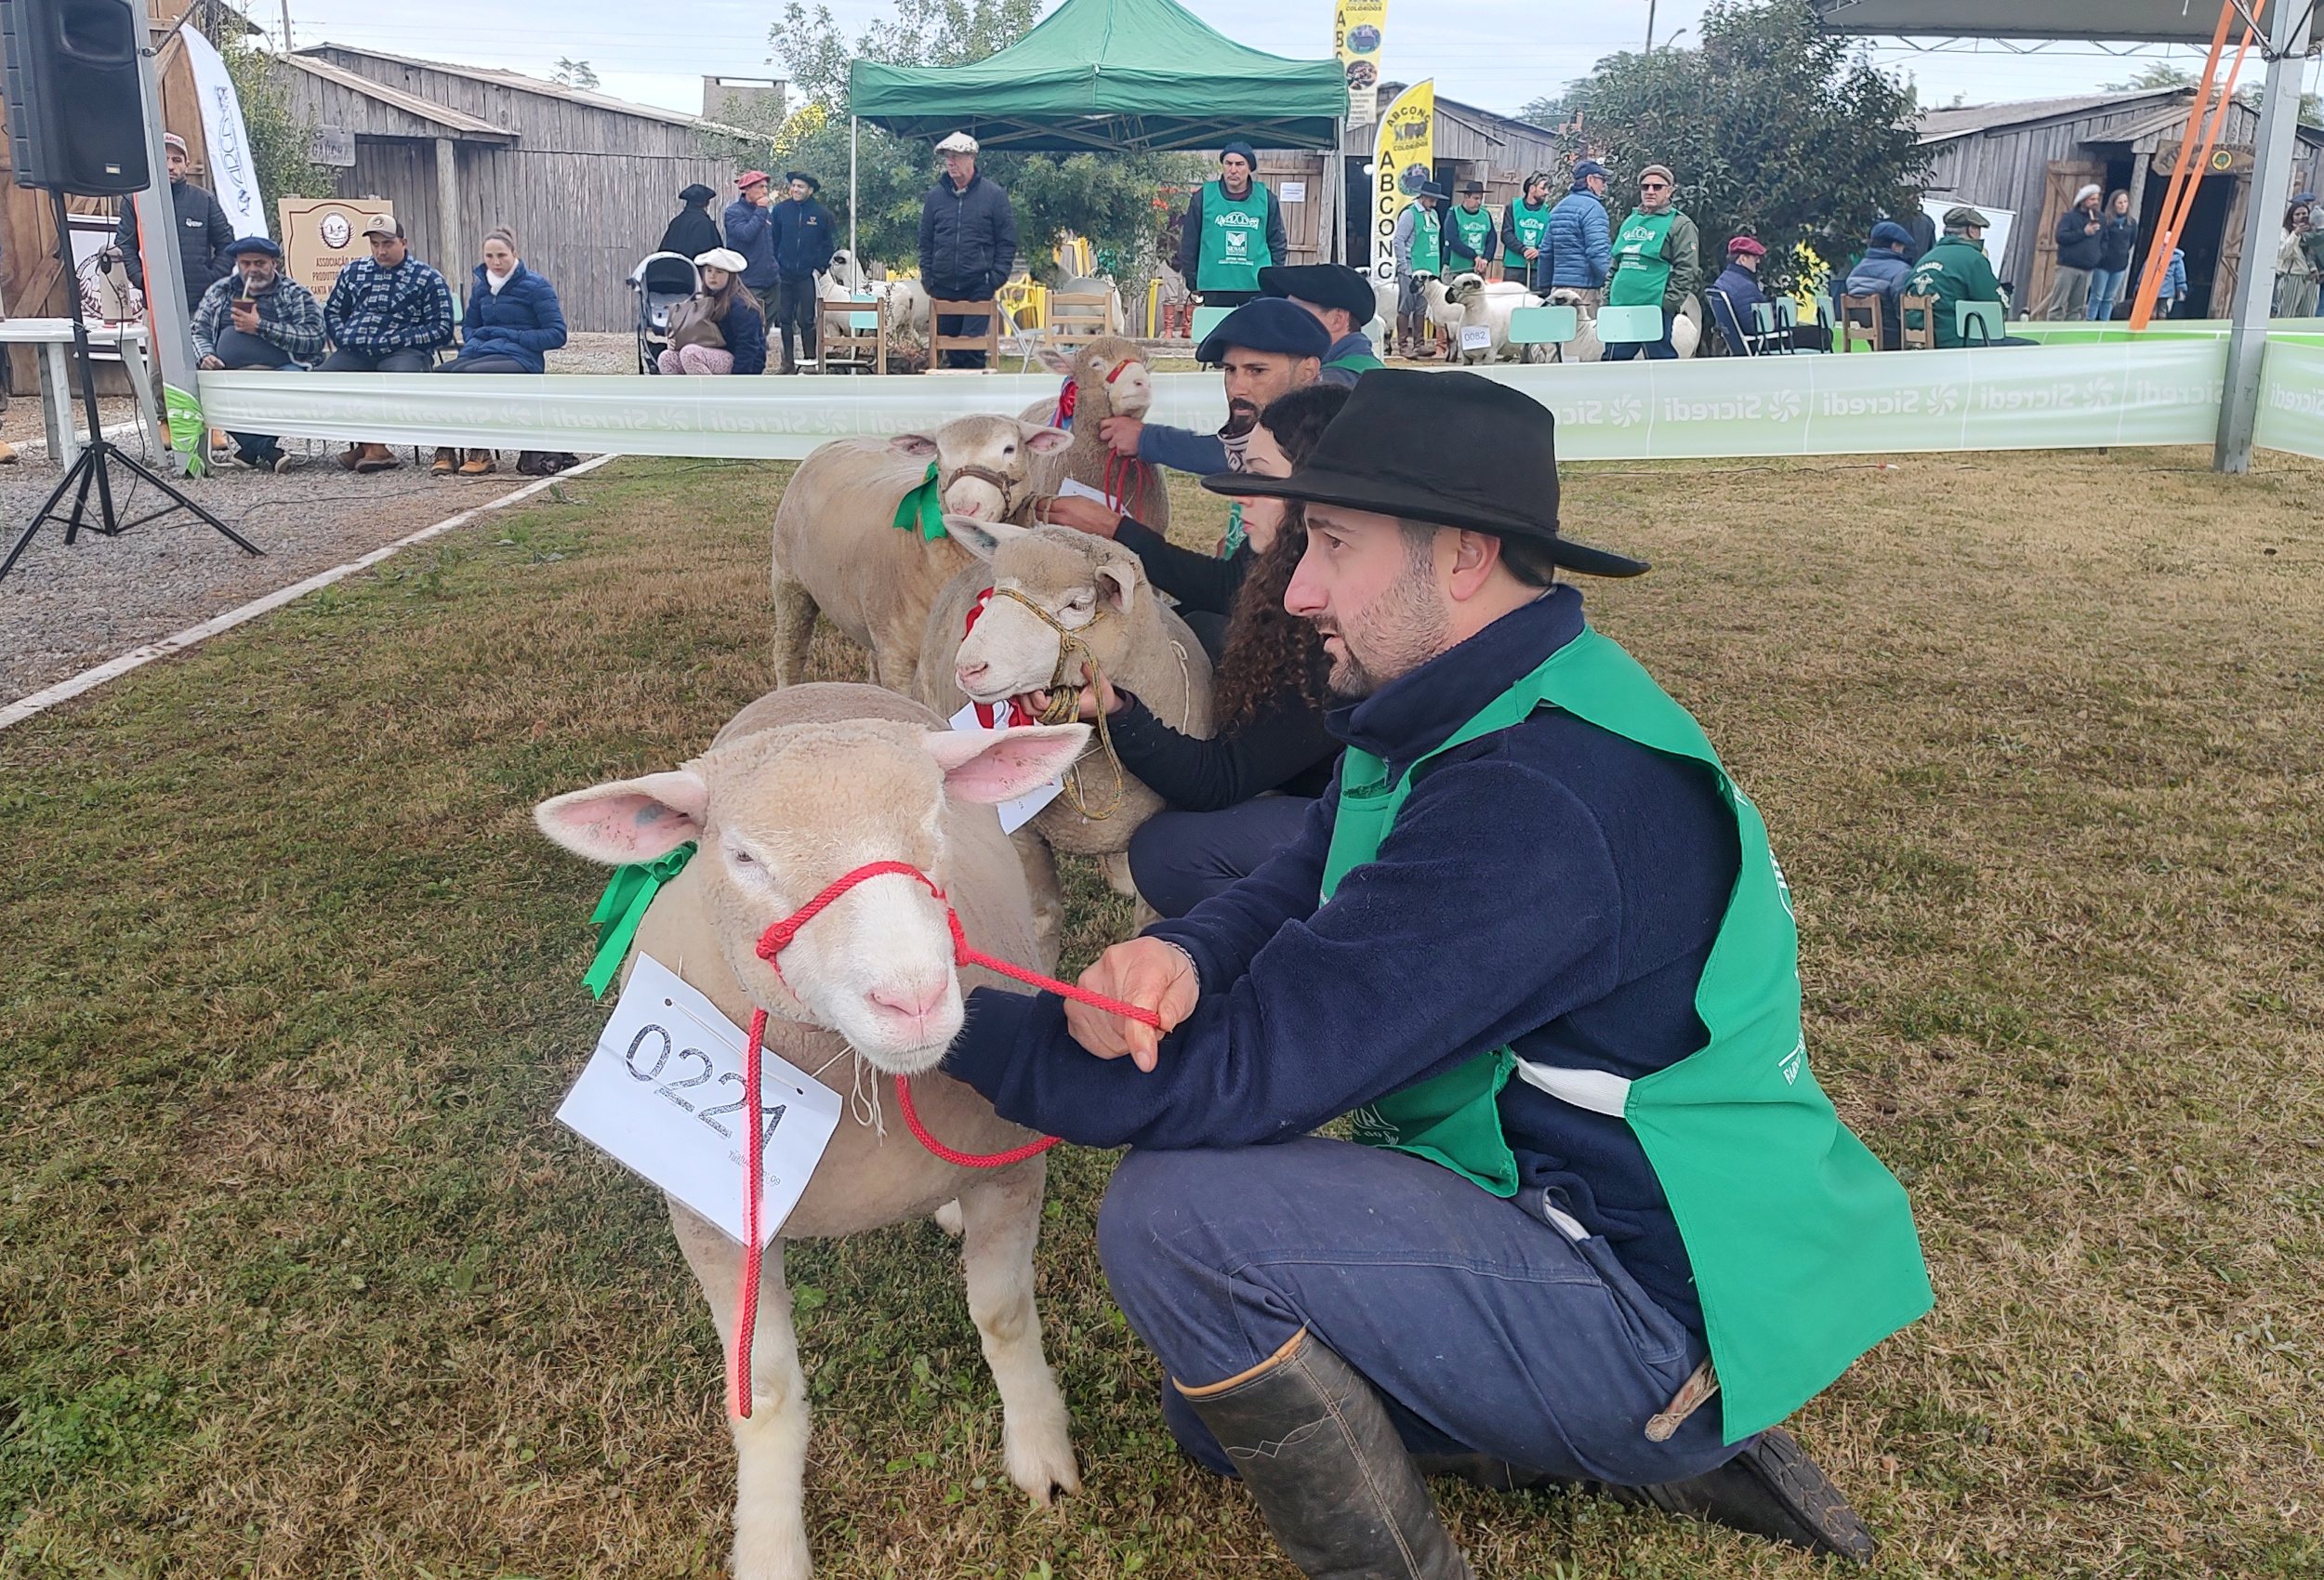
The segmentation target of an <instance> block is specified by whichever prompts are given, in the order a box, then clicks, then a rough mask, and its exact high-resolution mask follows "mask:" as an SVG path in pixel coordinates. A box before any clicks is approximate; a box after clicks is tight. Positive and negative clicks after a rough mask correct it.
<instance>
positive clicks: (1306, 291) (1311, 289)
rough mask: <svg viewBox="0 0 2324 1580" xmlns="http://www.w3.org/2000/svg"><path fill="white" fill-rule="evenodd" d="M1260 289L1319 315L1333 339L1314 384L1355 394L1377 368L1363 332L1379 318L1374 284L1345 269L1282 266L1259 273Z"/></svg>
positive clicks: (1328, 265)
mask: <svg viewBox="0 0 2324 1580" xmlns="http://www.w3.org/2000/svg"><path fill="white" fill-rule="evenodd" d="M1259 286H1260V289H1261V290H1263V291H1264V292H1266V293H1267V295H1269V296H1286V297H1288V298H1289V299H1290V300H1291V301H1292V302H1293V303H1295V304H1297V305H1298V306H1300V307H1303V308H1305V309H1307V310H1308V311H1309V312H1311V313H1314V315H1315V320H1316V322H1317V323H1321V324H1322V325H1323V326H1324V328H1325V329H1326V330H1327V331H1328V332H1329V334H1330V336H1331V347H1330V349H1328V350H1327V351H1325V352H1324V361H1323V367H1322V369H1321V370H1320V371H1319V372H1318V373H1317V374H1316V375H1315V377H1316V381H1317V382H1318V383H1322V384H1337V385H1340V386H1341V387H1343V388H1353V387H1354V385H1355V381H1356V380H1357V379H1359V378H1361V377H1363V376H1364V375H1366V374H1367V373H1369V372H1371V371H1372V370H1373V369H1374V368H1377V367H1385V366H1386V365H1387V364H1386V363H1384V362H1381V361H1380V359H1379V358H1378V357H1376V356H1374V355H1373V354H1372V339H1371V336H1368V335H1367V334H1365V333H1364V326H1365V325H1366V324H1367V323H1371V322H1372V320H1373V319H1374V318H1375V317H1377V316H1378V315H1379V311H1380V309H1379V305H1378V300H1379V299H1378V298H1377V297H1376V296H1373V294H1372V283H1371V282H1370V281H1369V280H1367V279H1366V278H1365V277H1364V276H1363V275H1361V274H1358V273H1357V272H1356V271H1355V270H1353V269H1350V268H1349V267H1348V266H1347V265H1345V264H1343V263H1302V264H1287V263H1278V264H1276V265H1275V266H1274V268H1273V269H1262V270H1260V271H1259Z"/></svg>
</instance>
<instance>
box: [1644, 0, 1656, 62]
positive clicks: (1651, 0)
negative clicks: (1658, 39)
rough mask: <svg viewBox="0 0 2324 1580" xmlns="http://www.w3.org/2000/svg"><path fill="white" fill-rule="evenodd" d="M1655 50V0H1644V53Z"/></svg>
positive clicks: (1650, 52)
mask: <svg viewBox="0 0 2324 1580" xmlns="http://www.w3.org/2000/svg"><path fill="white" fill-rule="evenodd" d="M1654 52H1655V0H1646V53H1647V54H1649V55H1651V54H1653V53H1654Z"/></svg>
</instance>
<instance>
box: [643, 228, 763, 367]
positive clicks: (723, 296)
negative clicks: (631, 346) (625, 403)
mask: <svg viewBox="0 0 2324 1580" xmlns="http://www.w3.org/2000/svg"><path fill="white" fill-rule="evenodd" d="M694 268H695V269H696V270H698V271H699V272H700V274H701V277H702V289H701V290H699V291H696V292H695V293H694V294H693V296H690V297H688V298H687V299H686V300H684V301H682V302H680V303H679V304H678V305H677V306H675V307H673V308H671V309H670V311H669V349H668V350H667V351H664V352H663V353H662V354H661V355H660V356H659V357H657V358H655V359H654V362H655V364H656V365H657V366H659V367H660V368H661V370H662V371H663V372H664V373H670V374H678V373H695V374H729V373H739V374H759V373H764V372H766V371H767V321H766V318H765V317H764V315H762V314H761V313H760V312H759V297H758V295H757V294H756V293H755V292H753V291H752V290H751V289H750V288H749V287H748V286H747V285H745V284H744V283H743V268H744V261H743V255H742V254H740V253H738V252H736V251H735V250H734V249H733V248H732V247H717V248H713V249H712V250H711V251H709V252H706V253H704V254H703V255H702V256H701V257H698V258H696V259H694Z"/></svg>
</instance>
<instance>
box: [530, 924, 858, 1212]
mask: <svg viewBox="0 0 2324 1580" xmlns="http://www.w3.org/2000/svg"><path fill="white" fill-rule="evenodd" d="M746 1047H748V1039H746V1037H745V1036H744V1034H743V1031H742V1028H741V1027H739V1026H737V1025H735V1024H734V1022H733V1021H732V1020H728V1019H727V1018H726V1017H725V1016H724V1015H721V1014H720V1012H719V1009H718V1007H717V1006H716V1005H714V1004H712V1003H711V1002H710V1001H709V1000H708V999H707V998H706V997H704V996H703V995H702V994H700V993H698V992H696V991H695V990H694V989H693V988H692V987H689V986H688V985H687V984H686V983H685V981H683V980H681V979H680V977H679V975H678V973H677V972H675V971H673V970H671V969H669V968H667V966H664V965H663V964H662V963H661V962H660V961H658V960H656V959H654V958H653V957H652V956H651V955H639V956H638V962H637V965H636V967H635V968H633V969H632V970H631V971H630V973H629V982H628V985H627V986H626V987H624V988H623V989H622V992H621V1002H620V1003H619V1004H616V1005H615V1006H614V1016H613V1019H612V1020H608V1021H606V1022H605V1030H604V1031H603V1032H602V1033H601V1034H599V1036H598V1039H597V1051H596V1052H594V1053H592V1054H591V1055H590V1056H589V1062H588V1064H587V1065H586V1066H584V1067H583V1069H582V1071H581V1078H580V1079H579V1080H578V1081H575V1082H574V1084H573V1090H572V1091H571V1092H569V1093H568V1094H566V1097H565V1100H564V1102H563V1104H562V1105H561V1106H560V1107H559V1108H558V1110H557V1117H558V1119H559V1120H560V1121H561V1123H563V1124H565V1125H567V1126H571V1127H572V1128H573V1129H574V1131H575V1132H577V1133H578V1134H579V1135H580V1136H581V1137H582V1139H585V1140H587V1141H588V1142H589V1143H590V1144H592V1145H593V1146H596V1147H597V1148H599V1149H600V1150H601V1151H602V1152H606V1153H608V1154H609V1155H611V1156H612V1157H613V1158H614V1160H615V1161H616V1162H618V1163H620V1164H622V1165H625V1166H627V1167H628V1168H630V1169H633V1170H635V1171H636V1172H637V1173H639V1174H640V1175H642V1176H644V1178H646V1179H647V1180H648V1181H650V1182H651V1183H653V1184H655V1185H658V1186H660V1187H661V1188H662V1189H663V1190H664V1191H666V1192H668V1193H669V1194H671V1195H672V1196H675V1197H677V1198H678V1200H680V1201H681V1202H683V1203H685V1204H686V1205H688V1206H689V1207H692V1208H693V1210H694V1211H695V1212H697V1213H699V1214H701V1215H702V1217H704V1218H707V1219H708V1220H709V1221H710V1222H712V1223H714V1224H716V1225H717V1226H718V1227H719V1229H720V1231H722V1232H723V1233H724V1234H725V1235H726V1236H727V1237H728V1238H729V1239H731V1240H733V1241H734V1242H735V1243H736V1244H741V1242H742V1238H743V1190H744V1186H743V1130H742V1127H743V1126H744V1125H746V1123H748V1121H747V1120H746V1119H745V1118H744V1117H743V1113H742V1109H743V1056H744V1052H745V1050H746ZM759 1126H760V1127H761V1128H760V1133H761V1135H762V1136H763V1138H764V1139H763V1141H762V1142H761V1145H762V1147H763V1148H764V1155H765V1163H766V1173H765V1188H764V1189H763V1190H762V1191H761V1192H759V1225H760V1227H762V1228H763V1229H764V1230H765V1231H766V1232H767V1236H768V1238H770V1239H772V1238H773V1236H774V1234H775V1233H776V1231H779V1230H780V1229H781V1227H782V1224H783V1220H784V1219H785V1218H788V1217H789V1216H790V1212H791V1209H792V1208H793V1207H795V1206H797V1205H799V1196H800V1194H801V1193H802V1192H805V1191H806V1189H807V1179H808V1177H809V1176H810V1175H812V1174H813V1173H814V1172H815V1165H816V1164H817V1163H818V1162H819V1161H821V1159H822V1157H823V1152H824V1148H825V1147H826V1146H829V1145H830V1144H831V1136H832V1133H833V1132H834V1131H836V1130H837V1129H838V1127H839V1094H838V1093H837V1092H835V1091H833V1090H831V1088H830V1087H828V1086H824V1085H823V1084H822V1083H820V1082H818V1081H817V1080H815V1079H814V1078H813V1077H812V1076H811V1075H809V1074H807V1073H805V1072H804V1071H801V1070H799V1069H798V1068H797V1067H795V1066H794V1065H792V1064H791V1063H789V1062H788V1061H787V1060H783V1059H780V1058H777V1057H776V1056H775V1055H774V1054H773V1053H772V1052H771V1051H762V1052H761V1053H760V1055H759Z"/></svg>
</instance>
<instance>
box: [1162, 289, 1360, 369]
mask: <svg viewBox="0 0 2324 1580" xmlns="http://www.w3.org/2000/svg"><path fill="white" fill-rule="evenodd" d="M1231 346H1240V347H1242V348H1243V349H1245V350H1246V351H1280V352H1282V353H1283V354H1284V355H1286V356H1292V357H1314V358H1316V359H1317V360H1318V361H1320V360H1321V359H1322V357H1323V355H1324V353H1325V352H1327V351H1328V350H1330V349H1331V331H1330V330H1328V329H1326V328H1325V327H1324V321H1323V320H1322V319H1319V318H1317V317H1316V316H1315V315H1314V313H1312V312H1309V311H1308V310H1307V309H1305V308H1303V307H1301V306H1299V305H1298V304H1297V303H1294V302H1288V301H1286V300H1285V299H1284V298H1282V297H1281V296H1261V297H1260V298H1259V299H1258V300H1256V301H1249V302H1245V303H1244V304H1243V305H1242V306H1241V307H1239V308H1236V309H1235V310H1234V311H1233V312H1231V313H1229V314H1227V315H1226V316H1225V317H1224V318H1222V319H1221V320H1220V321H1219V327H1218V328H1216V329H1214V330H1212V331H1211V332H1210V335H1209V337H1208V339H1206V340H1204V341H1203V343H1202V344H1201V345H1200V346H1198V347H1196V348H1195V361H1196V362H1223V361H1225V360H1226V353H1227V348H1229V347H1231Z"/></svg>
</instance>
